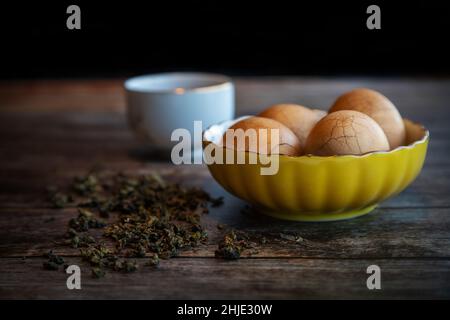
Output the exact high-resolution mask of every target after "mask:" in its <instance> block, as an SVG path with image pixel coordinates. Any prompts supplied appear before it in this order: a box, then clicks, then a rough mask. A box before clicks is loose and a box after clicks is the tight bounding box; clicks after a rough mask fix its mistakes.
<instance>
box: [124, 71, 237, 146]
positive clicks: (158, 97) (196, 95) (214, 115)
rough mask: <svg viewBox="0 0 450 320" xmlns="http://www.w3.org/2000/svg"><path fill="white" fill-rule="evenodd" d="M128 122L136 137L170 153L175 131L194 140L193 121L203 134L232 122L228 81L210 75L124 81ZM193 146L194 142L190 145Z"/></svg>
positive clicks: (171, 75)
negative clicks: (227, 121) (172, 136)
mask: <svg viewBox="0 0 450 320" xmlns="http://www.w3.org/2000/svg"><path fill="white" fill-rule="evenodd" d="M124 86H125V90H126V95H127V104H128V109H127V110H128V120H129V124H130V126H131V127H132V128H133V130H134V131H135V132H136V133H137V135H138V136H139V137H141V138H143V139H144V140H145V141H147V142H148V143H149V144H151V145H152V146H154V147H157V148H160V149H169V148H171V147H172V146H173V145H174V144H176V143H177V142H176V141H175V142H174V141H171V135H172V132H173V131H174V130H175V129H179V128H184V129H187V130H189V131H190V133H191V137H194V134H193V129H194V121H202V130H204V129H206V128H207V127H209V126H210V125H212V124H214V123H218V122H221V121H224V120H231V119H233V118H234V86H233V84H232V82H231V79H230V78H228V77H226V76H223V75H219V74H210V73H162V74H152V75H144V76H139V77H135V78H131V79H128V80H126V81H125V84H124ZM192 145H194V142H192Z"/></svg>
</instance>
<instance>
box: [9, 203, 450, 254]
mask: <svg viewBox="0 0 450 320" xmlns="http://www.w3.org/2000/svg"><path fill="white" fill-rule="evenodd" d="M227 200H228V199H227ZM242 207H243V204H242V203H241V202H239V201H236V202H232V203H230V202H229V201H227V202H226V204H225V205H224V206H223V207H222V208H213V209H211V212H210V214H208V215H205V216H204V217H203V219H202V224H203V225H204V226H205V227H206V230H207V232H208V235H209V239H208V241H207V243H206V244H205V245H203V246H201V247H198V248H195V249H193V250H186V251H183V252H181V256H182V257H214V251H215V250H216V248H217V244H218V242H219V240H220V239H221V238H222V236H223V234H224V232H225V231H226V230H228V229H231V228H232V229H234V230H238V231H243V232H246V233H247V234H249V235H250V236H251V241H253V242H254V243H255V247H254V248H250V249H248V250H246V251H245V252H244V254H243V256H252V257H263V258H268V257H302V258H398V257H404V258H405V257H406V258H417V257H434V258H436V257H439V258H449V259H450V233H449V231H448V230H449V229H450V209H447V208H444V209H377V210H375V211H374V212H373V213H371V214H369V215H367V216H363V217H360V218H357V219H353V220H348V221H340V222H330V223H299V222H298V223H295V222H284V221H279V220H274V219H272V218H269V217H265V216H261V215H259V214H256V213H254V212H250V213H248V212H247V213H245V212H241V209H242ZM75 216H76V210H75V209H64V210H56V209H53V210H52V209H21V210H17V209H15V210H14V209H10V210H5V209H3V210H1V211H0V225H1V226H2V228H1V230H0V257H12V256H14V257H20V256H42V255H43V254H44V253H46V252H48V251H49V250H50V249H54V250H55V252H57V253H59V254H63V255H79V251H78V249H72V248H68V247H64V246H61V245H58V242H62V241H64V233H65V230H66V226H67V222H68V221H69V219H70V218H72V217H75ZM217 224H224V225H225V226H226V228H225V230H218V229H217ZM280 233H283V234H294V235H299V236H301V237H302V238H303V241H301V242H294V241H286V240H283V239H282V238H280ZM263 236H264V237H265V238H266V239H267V241H266V242H265V243H262V241H261V238H262V237H263Z"/></svg>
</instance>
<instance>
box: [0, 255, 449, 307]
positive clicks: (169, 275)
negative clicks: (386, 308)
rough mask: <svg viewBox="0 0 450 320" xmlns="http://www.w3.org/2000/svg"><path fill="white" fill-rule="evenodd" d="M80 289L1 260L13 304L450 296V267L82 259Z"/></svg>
mask: <svg viewBox="0 0 450 320" xmlns="http://www.w3.org/2000/svg"><path fill="white" fill-rule="evenodd" d="M67 260H68V263H70V264H79V265H80V266H81V270H82V278H81V281H82V283H81V286H82V289H81V290H68V289H67V288H66V279H67V275H66V274H65V273H64V272H62V271H46V270H42V259H39V258H27V259H24V260H22V259H20V258H12V259H0V298H1V299H7V298H15V299H239V298H241V299H248V298H252V299H302V298H308V299H312V298H316V299H336V298H338V299H348V298H356V299H363V298H370V299H380V298H384V299H386V298H397V299H398V298H409V299H412V298H425V299H433V298H437V299H442V298H447V299H448V298H449V297H450V281H449V280H450V261H449V260H441V259H439V260H435V259H420V260H415V259H403V260H382V259H380V260H378V259H374V260H355V259H350V260H341V259H320V260H317V259H242V260H239V261H219V260H215V259H204V258H176V259H171V260H167V261H162V262H161V265H160V267H159V268H157V269H154V268H149V267H143V268H142V269H140V270H138V271H137V272H136V273H133V274H120V273H108V274H107V275H106V277H105V278H102V279H92V278H91V276H90V270H89V268H88V267H85V266H84V264H83V263H82V262H81V261H80V260H79V258H67ZM372 264H376V265H378V266H380V268H381V271H382V289H381V290H368V289H367V287H366V279H367V277H368V275H367V273H366V268H367V267H368V266H369V265H372Z"/></svg>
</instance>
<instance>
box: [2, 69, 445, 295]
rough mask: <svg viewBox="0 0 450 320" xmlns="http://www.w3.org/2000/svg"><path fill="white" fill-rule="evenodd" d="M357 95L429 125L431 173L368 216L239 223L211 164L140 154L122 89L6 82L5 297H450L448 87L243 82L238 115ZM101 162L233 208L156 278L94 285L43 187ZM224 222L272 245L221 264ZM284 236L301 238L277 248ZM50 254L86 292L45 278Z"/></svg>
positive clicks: (242, 219)
mask: <svg viewBox="0 0 450 320" xmlns="http://www.w3.org/2000/svg"><path fill="white" fill-rule="evenodd" d="M354 87H370V88H373V89H376V90H380V91H381V92H383V93H384V94H385V95H386V96H388V97H389V98H391V100H392V101H393V102H394V103H395V104H396V105H397V107H398V108H399V110H400V112H401V113H402V114H403V115H404V116H405V117H408V118H410V119H412V120H415V121H418V122H421V123H423V124H425V125H426V127H427V128H428V129H429V130H430V132H431V142H430V146H429V152H428V156H427V160H426V163H425V166H424V169H423V171H422V173H421V175H420V176H419V177H418V178H417V180H416V181H415V182H414V183H413V184H412V185H411V186H410V187H409V188H408V189H406V190H405V191H404V192H402V193H401V194H400V195H398V196H397V197H394V198H392V199H390V200H388V201H386V202H384V203H382V204H381V205H380V206H379V208H377V209H376V210H375V211H374V212H373V213H371V214H369V215H367V216H364V217H360V218H358V219H354V220H348V221H342V222H333V223H293V222H283V221H277V220H274V219H271V218H268V217H262V216H260V215H258V214H257V213H254V212H249V211H244V212H243V211H242V209H243V208H244V207H245V203H244V202H242V201H241V200H239V199H236V198H235V197H233V196H231V195H229V194H228V193H226V192H225V191H224V190H223V189H222V188H221V187H220V186H219V185H218V184H217V183H216V182H215V181H214V180H213V179H212V178H211V177H210V175H209V172H208V170H207V168H206V167H205V166H203V165H196V166H188V165H185V166H174V165H172V164H170V163H169V159H168V157H167V155H164V154H161V153H160V152H158V151H156V150H152V149H151V148H144V147H142V145H141V144H140V143H139V142H138V141H136V140H135V139H134V137H133V135H132V133H131V132H130V130H129V129H128V127H127V121H126V114H125V113H126V112H125V99H124V92H123V89H122V80H120V79H119V80H89V81H69V80H62V81H52V80H49V81H40V82H33V81H31V82H17V83H2V84H0V298H63V299H72V298H138V299H140V298H161V299H164V298H222V299H227V298H450V281H449V280H450V265H449V263H450V249H449V248H450V197H449V196H448V195H449V194H450V152H449V150H450V140H449V136H450V127H449V126H448V123H449V121H450V112H449V110H448V101H450V90H448V88H450V80H449V79H417V80H410V79H328V80H324V79H318V78H240V79H236V88H237V114H238V115H243V114H253V113H257V112H259V111H260V110H262V109H263V108H264V107H266V106H268V105H271V104H273V103H279V102H294V103H300V104H303V105H306V106H309V107H315V108H321V109H327V108H328V106H329V105H331V103H332V102H333V101H334V99H335V98H336V97H337V96H338V95H339V94H340V93H343V92H344V91H347V90H350V89H352V88H354ZM96 164H101V165H102V167H103V170H104V172H105V173H106V174H114V173H115V172H118V171H123V172H126V173H128V174H132V175H138V174H146V173H149V172H152V171H157V172H159V173H161V174H162V175H163V176H165V177H166V178H167V179H169V180H171V181H177V182H181V183H185V184H190V185H196V186H200V187H203V188H205V189H207V190H208V191H209V192H210V193H211V194H213V195H214V196H224V197H225V204H224V206H222V207H220V208H213V209H211V212H210V214H208V215H205V216H204V218H203V219H202V223H203V224H204V225H205V226H206V228H207V231H208V234H209V239H208V241H207V243H205V244H204V245H202V246H201V247H199V248H196V249H195V250H186V251H183V252H182V253H181V254H180V257H179V258H175V259H172V260H165V261H163V262H162V263H161V267H160V268H159V269H157V270H153V269H151V268H142V269H140V270H139V271H138V272H137V273H135V274H117V273H110V274H108V275H107V277H106V278H105V279H100V280H95V279H92V278H91V277H90V276H89V272H90V271H89V268H88V267H86V265H85V264H83V263H82V262H81V261H80V258H79V253H78V250H76V249H69V248H67V247H63V246H60V245H59V244H58V241H61V240H62V239H63V233H64V230H65V225H66V224H67V221H68V220H69V219H70V218H71V217H73V216H74V215H75V214H76V210H75V208H67V209H62V210H61V209H52V208H50V207H49V204H48V203H47V202H46V201H45V187H46V186H47V185H49V184H57V185H64V184H67V183H68V182H69V181H70V180H71V179H72V178H73V177H74V176H75V175H80V174H83V173H85V172H86V171H87V170H89V169H90V168H91V167H92V166H93V165H96ZM219 223H220V224H225V225H226V226H228V227H229V228H234V229H236V230H241V231H245V232H248V233H249V234H255V235H264V236H265V237H267V238H268V239H269V241H267V242H266V243H265V244H261V243H259V242H258V241H257V240H255V243H256V247H255V248H253V249H249V250H246V251H245V252H244V254H243V259H241V260H239V261H232V262H229V261H222V260H217V259H214V250H215V249H216V245H217V241H218V240H219V239H220V237H221V236H222V233H223V231H221V230H218V229H217V224H219ZM280 233H289V234H296V235H299V236H301V237H302V238H303V241H302V242H300V243H295V242H289V241H287V242H286V241H281V240H280V238H279V234H280ZM52 248H54V249H55V250H56V252H57V253H60V254H62V255H64V256H65V257H66V260H67V261H69V262H71V263H77V264H80V265H81V266H82V270H83V290H81V291H79V292H75V291H69V290H67V289H66V287H65V279H66V275H65V274H64V273H63V272H62V271H60V272H52V271H44V270H43V269H42V262H43V261H44V259H43V258H41V255H42V254H43V253H44V252H46V251H48V250H49V249H52ZM22 257H24V258H22ZM370 264H377V265H380V267H381V268H382V274H383V276H382V279H383V280H382V281H383V282H382V283H383V284H382V286H383V289H382V290H381V291H376V292H375V291H369V290H367V288H366V285H365V280H366V278H367V274H366V272H365V270H366V268H367V266H368V265H370ZM150 287H151V289H152V290H149V288H150Z"/></svg>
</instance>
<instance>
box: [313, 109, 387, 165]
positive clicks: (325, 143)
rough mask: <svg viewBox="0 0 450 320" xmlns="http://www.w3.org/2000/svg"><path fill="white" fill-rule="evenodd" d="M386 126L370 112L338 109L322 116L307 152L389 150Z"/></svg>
mask: <svg viewBox="0 0 450 320" xmlns="http://www.w3.org/2000/svg"><path fill="white" fill-rule="evenodd" d="M388 150H389V142H388V140H387V138H386V135H385V134H384V132H383V129H381V127H380V126H379V125H378V124H377V123H376V122H375V120H373V119H372V118H371V117H369V116H368V115H366V114H364V113H361V112H358V111H352V110H342V111H336V112H333V113H330V114H328V115H327V116H326V117H324V118H322V119H321V120H320V121H319V122H318V123H317V124H316V126H315V127H314V128H313V129H312V131H311V133H310V134H309V136H308V139H307V141H306V146H305V153H306V154H313V155H317V156H333V155H362V154H365V153H368V152H374V151H388Z"/></svg>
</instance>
